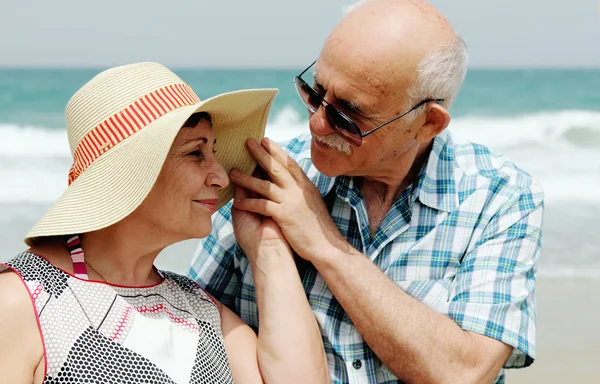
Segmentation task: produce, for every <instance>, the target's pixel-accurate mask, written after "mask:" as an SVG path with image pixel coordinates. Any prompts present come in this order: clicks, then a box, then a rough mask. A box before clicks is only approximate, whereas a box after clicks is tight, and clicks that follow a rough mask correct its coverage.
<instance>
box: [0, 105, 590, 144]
mask: <svg viewBox="0 0 600 384" xmlns="http://www.w3.org/2000/svg"><path fill="white" fill-rule="evenodd" d="M450 129H451V130H452V131H453V132H455V133H458V134H460V135H461V136H463V137H466V138H468V139H469V140H471V141H474V142H477V143H481V144H485V145H489V146H491V147H495V148H511V147H515V146H523V145H531V144H539V145H543V146H547V145H549V144H552V143H562V144H569V145H572V146H574V147H583V148H590V147H600V112H596V111H576V110H573V111H558V112H552V113H550V112H548V113H536V114H531V115H524V116H514V117H496V116H494V117H485V116H483V117H482V116H466V117H459V118H455V119H453V120H452V122H451V123H450ZM306 132H308V121H307V116H306V115H305V114H301V113H299V112H298V111H297V110H296V109H294V108H293V107H291V106H287V107H284V108H283V109H281V110H279V111H278V113H277V114H275V115H273V116H272V117H271V118H270V119H269V123H268V125H267V132H266V133H267V136H269V137H271V138H272V139H274V140H276V141H285V140H288V139H290V138H292V137H294V136H297V135H299V134H301V133H306ZM0 133H1V134H2V141H0V156H5V155H19V154H26V155H27V156H47V155H67V156H68V154H69V148H68V144H67V140H66V133H65V131H64V130H59V129H48V128H44V127H34V126H19V125H16V124H2V123H0Z"/></svg>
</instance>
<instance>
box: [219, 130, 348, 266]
mask: <svg viewBox="0 0 600 384" xmlns="http://www.w3.org/2000/svg"><path fill="white" fill-rule="evenodd" d="M247 145H248V149H249V151H250V153H251V154H252V156H254V158H255V159H256V160H257V161H258V164H259V165H260V166H261V167H262V168H263V169H264V170H265V171H266V172H267V174H268V175H269V178H270V181H269V180H261V179H259V178H256V177H253V176H247V175H243V174H241V173H240V172H237V171H235V170H234V171H232V172H231V175H230V176H231V180H232V181H233V182H235V183H236V184H238V185H239V186H242V187H244V188H247V189H248V190H250V191H252V192H254V193H256V194H258V195H259V197H251V196H247V195H240V194H238V195H237V197H234V203H233V206H234V208H236V209H238V210H241V211H247V212H254V213H258V214H260V215H263V216H268V217H272V218H273V219H274V220H275V222H276V223H277V224H278V225H279V227H280V228H281V231H282V232H283V234H284V235H285V238H286V239H287V241H288V242H289V244H290V245H291V246H292V248H293V249H294V250H295V251H296V252H297V253H298V255H299V256H301V257H302V258H304V259H306V260H308V261H315V260H316V259H318V258H320V257H322V256H326V255H327V254H328V252H329V251H331V250H335V249H342V250H347V249H349V248H350V245H349V244H348V243H347V242H346V240H345V239H344V237H343V236H342V234H341V233H340V232H339V230H338V229H337V227H336V226H335V223H334V222H333V221H332V220H331V217H330V216H329V212H328V211H327V207H326V206H325V203H324V202H323V199H322V198H321V194H320V193H319V190H318V189H317V187H315V185H314V184H313V183H312V182H311V181H310V180H309V179H308V177H306V174H304V171H302V169H301V168H300V166H299V165H298V164H297V163H296V162H295V161H294V160H293V159H292V158H291V157H289V156H288V155H287V154H286V153H285V152H284V150H283V149H282V148H281V147H280V146H279V145H277V144H276V143H275V142H273V141H271V140H269V139H267V138H265V139H263V141H262V145H261V144H260V143H258V142H257V141H256V140H253V139H249V140H248V142H247Z"/></svg>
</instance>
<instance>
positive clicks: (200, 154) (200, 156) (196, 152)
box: [188, 151, 204, 159]
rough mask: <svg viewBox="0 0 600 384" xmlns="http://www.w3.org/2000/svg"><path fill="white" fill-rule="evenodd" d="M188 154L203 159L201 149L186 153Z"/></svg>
mask: <svg viewBox="0 0 600 384" xmlns="http://www.w3.org/2000/svg"><path fill="white" fill-rule="evenodd" d="M188 156H194V157H197V158H199V159H203V158H204V154H203V153H202V152H201V151H193V152H190V153H188Z"/></svg>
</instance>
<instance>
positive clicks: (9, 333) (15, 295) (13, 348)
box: [0, 272, 44, 384]
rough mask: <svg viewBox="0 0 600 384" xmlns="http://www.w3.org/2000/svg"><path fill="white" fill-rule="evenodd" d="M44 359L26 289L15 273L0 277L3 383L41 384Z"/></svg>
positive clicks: (0, 352) (0, 378)
mask: <svg viewBox="0 0 600 384" xmlns="http://www.w3.org/2000/svg"><path fill="white" fill-rule="evenodd" d="M43 357H44V348H43V346H42V340H41V338H40V332H39V328H38V325H37V321H36V316H35V313H34V310H33V304H32V302H31V299H30V297H29V293H28V292H27V289H26V288H25V286H23V282H22V281H21V279H20V278H19V276H18V275H17V274H16V273H14V272H3V273H0V383H1V384H4V383H11V384H13V383H14V384H21V383H23V384H25V383H27V384H31V383H41V382H42V381H43V379H44V378H43V375H44V372H43V370H44V362H43Z"/></svg>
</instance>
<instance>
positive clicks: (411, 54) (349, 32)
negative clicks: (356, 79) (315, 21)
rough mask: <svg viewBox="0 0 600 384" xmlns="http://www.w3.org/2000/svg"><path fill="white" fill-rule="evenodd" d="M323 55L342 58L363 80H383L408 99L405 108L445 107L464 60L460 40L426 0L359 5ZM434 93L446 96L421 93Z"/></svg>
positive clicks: (460, 77) (374, 1)
mask: <svg viewBox="0 0 600 384" xmlns="http://www.w3.org/2000/svg"><path fill="white" fill-rule="evenodd" d="M322 55H328V56H329V58H330V59H334V58H335V59H336V60H337V58H338V57H342V56H343V57H345V58H346V59H347V60H349V63H348V65H349V66H353V67H354V69H355V70H358V71H365V76H371V75H372V77H374V78H375V77H376V78H379V79H386V81H387V82H389V83H392V84H393V85H394V86H395V87H396V89H398V90H402V91H403V92H402V94H403V95H408V96H409V99H410V100H408V99H407V100H406V102H407V103H411V102H413V101H416V100H412V99H417V98H440V97H442V98H446V99H447V101H448V103H446V105H449V104H450V102H451V101H452V99H453V98H454V97H455V96H456V93H458V89H459V88H460V85H461V84H462V81H463V79H464V75H465V72H466V61H467V57H466V48H465V45H464V42H463V41H462V39H460V37H458V36H457V34H456V33H455V31H454V29H453V28H452V26H451V25H450V23H449V22H448V20H447V19H446V18H445V17H444V16H443V15H442V14H441V13H440V12H439V11H438V10H437V9H436V8H435V7H434V6H432V5H431V4H429V3H428V2H427V1H424V0H366V1H361V2H359V3H357V5H356V6H354V7H352V8H351V9H350V11H349V13H348V14H347V15H346V16H345V17H344V18H343V19H342V20H341V22H340V23H339V24H338V25H337V26H336V28H335V29H334V30H333V32H332V33H331V35H330V36H329V38H328V39H327V41H326V42H325V45H324V47H323V51H322ZM342 65H343V63H342ZM359 67H362V68H359ZM435 91H438V92H444V94H429V95H425V94H424V92H425V93H426V92H435ZM398 96H401V95H398Z"/></svg>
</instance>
